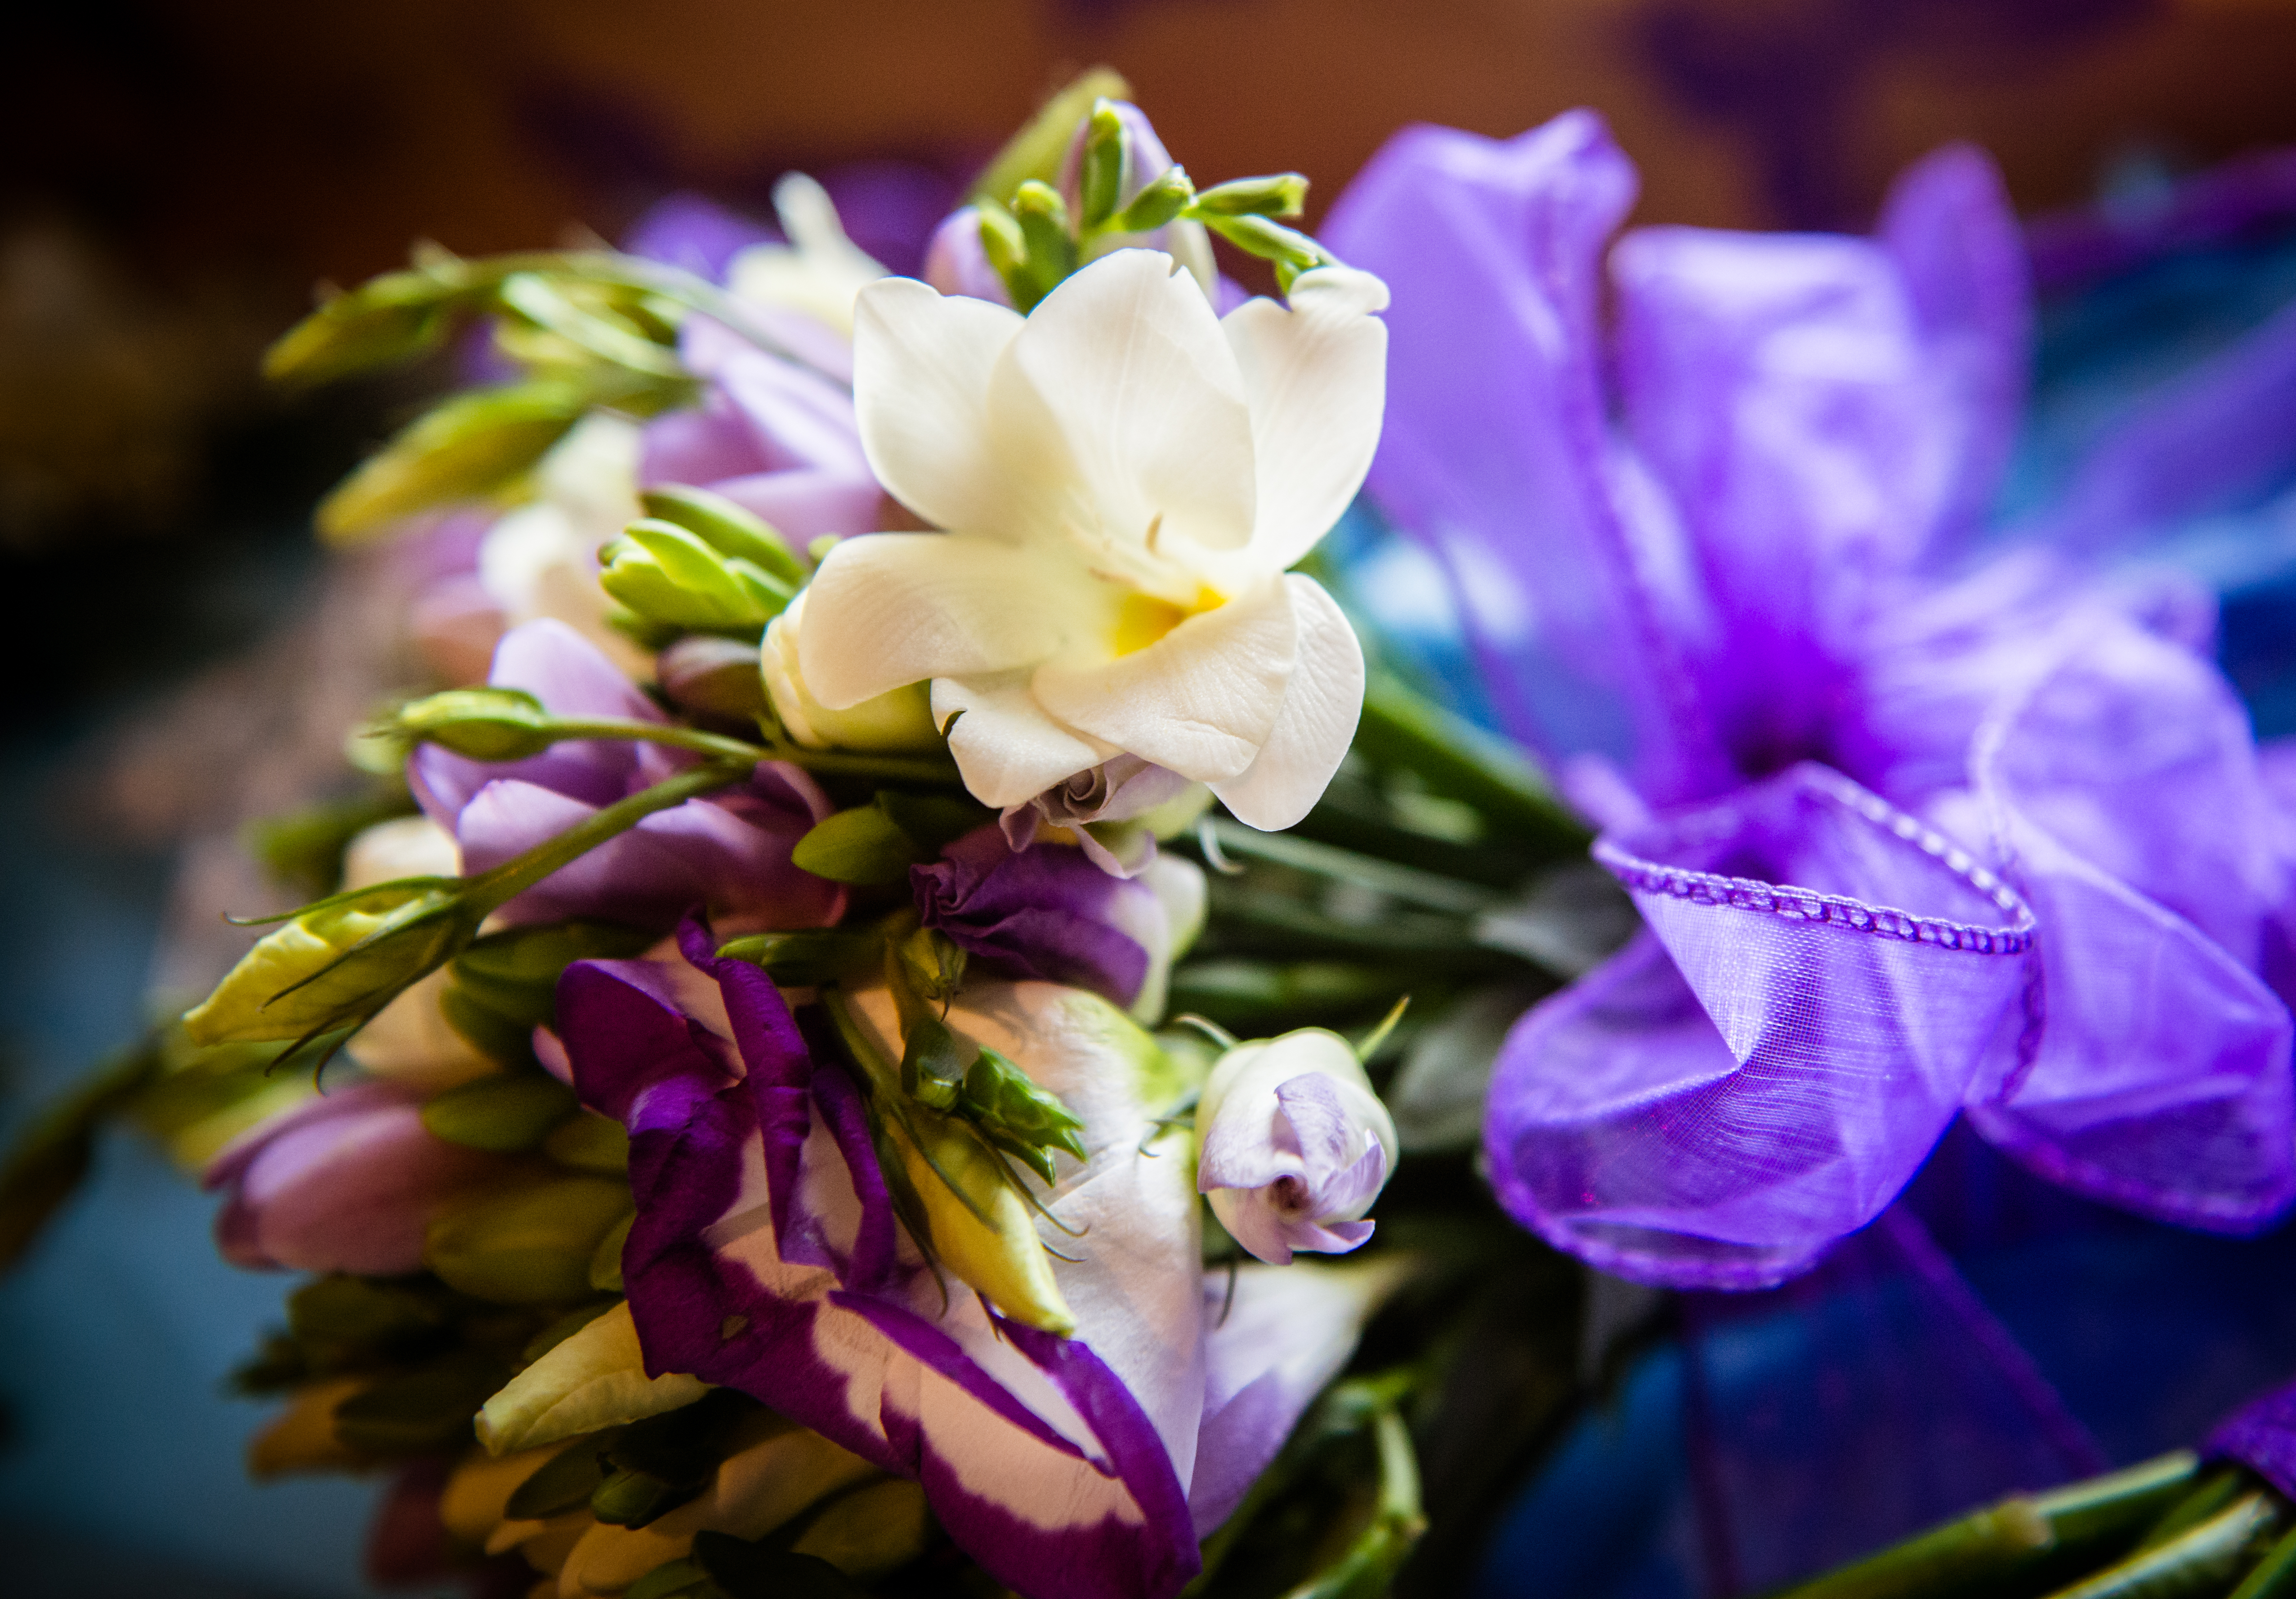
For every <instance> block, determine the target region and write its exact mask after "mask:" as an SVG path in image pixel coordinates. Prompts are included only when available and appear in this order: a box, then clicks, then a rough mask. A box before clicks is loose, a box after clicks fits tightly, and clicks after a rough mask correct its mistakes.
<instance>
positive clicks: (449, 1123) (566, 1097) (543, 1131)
mask: <svg viewBox="0 0 2296 1599" xmlns="http://www.w3.org/2000/svg"><path fill="white" fill-rule="evenodd" d="M574 1111H575V1100H574V1090H572V1089H571V1088H569V1087H567V1086H566V1085H565V1084H563V1083H562V1082H560V1081H559V1080H558V1079H557V1078H553V1077H545V1076H542V1075H541V1074H540V1073H538V1072H521V1073H519V1074H517V1075H514V1076H503V1077H488V1078H480V1079H479V1080H478V1081H477V1082H474V1083H465V1084H463V1086H462V1087H459V1088H449V1089H448V1090H447V1092H446V1093H444V1094H441V1095H438V1096H437V1097H436V1098H434V1099H432V1100H430V1102H429V1103H426V1104H425V1105H424V1106H423V1107H422V1125H423V1126H424V1127H426V1128H430V1132H431V1134H432V1136H435V1137H439V1138H443V1139H445V1140H446V1141H447V1143H449V1144H461V1145H463V1147H464V1148H465V1149H483V1150H491V1151H493V1152H496V1153H497V1154H512V1153H515V1152H518V1151H520V1150H527V1149H532V1148H533V1147H534V1146H535V1145H536V1144H540V1143H541V1142H542V1141H543V1138H544V1137H545V1136H546V1135H547V1134H548V1133H549V1131H550V1129H551V1128H554V1127H556V1126H557V1125H558V1124H559V1123H560V1122H562V1121H564V1120H565V1119H567V1118H568V1117H569V1116H571V1115H572V1114H573V1113H574Z"/></svg>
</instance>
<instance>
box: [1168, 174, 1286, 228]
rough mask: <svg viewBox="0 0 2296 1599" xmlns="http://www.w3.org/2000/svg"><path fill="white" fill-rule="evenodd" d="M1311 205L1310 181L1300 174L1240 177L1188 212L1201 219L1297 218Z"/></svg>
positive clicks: (1201, 198)
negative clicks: (1309, 202) (1309, 195)
mask: <svg viewBox="0 0 2296 1599" xmlns="http://www.w3.org/2000/svg"><path fill="white" fill-rule="evenodd" d="M1307 204H1308V180H1307V179H1306V178H1305V177H1303V176H1300V174H1299V173H1297V172H1278V173H1275V174H1272V175H1271V176H1267V177H1239V178H1235V179H1234V180H1232V181H1230V182H1228V183H1224V184H1213V185H1212V186H1211V187H1210V188H1209V189H1206V190H1204V191H1203V192H1202V193H1200V194H1198V195H1197V196H1196V198H1195V201H1194V203H1193V205H1192V206H1190V208H1189V209H1190V210H1191V211H1192V212H1193V214H1194V215H1196V216H1198V217H1297V216H1298V215H1299V214H1300V212H1301V211H1302V210H1303V209H1306V207H1307Z"/></svg>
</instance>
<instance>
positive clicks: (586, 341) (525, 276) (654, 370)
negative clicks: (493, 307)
mask: <svg viewBox="0 0 2296 1599" xmlns="http://www.w3.org/2000/svg"><path fill="white" fill-rule="evenodd" d="M586 287H588V286H587V285H586ZM590 297H591V298H596V295H595V291H594V289H592V291H591V296H590ZM496 299H497V301H498V303H499V304H500V306H501V307H502V309H503V310H504V311H505V312H508V313H510V314H512V315H513V316H521V317H523V318H524V319H525V320H526V321H527V322H529V323H530V324H533V325H534V326H535V327H537V328H539V329H541V330H543V331H544V332H548V333H552V334H554V335H556V336H557V337H558V338H560V339H562V340H565V341H566V342H567V343H568V344H570V345H572V346H573V347H574V348H575V349H576V350H578V351H579V352H580V353H581V354H583V355H586V356H589V357H594V358H595V359H597V360H600V361H604V362H608V363H610V364H611V365H617V366H626V367H627V368H629V369H630V370H631V371H632V372H639V373H645V374H647V375H648V376H650V377H658V378H670V379H676V378H683V377H685V375H686V373H685V367H684V366H683V365H680V364H679V362H678V359H677V356H676V352H675V351H673V350H671V349H668V348H665V346H664V344H663V343H661V342H658V341H657V340H653V339H652V338H649V337H648V336H647V335H646V334H645V333H644V332H639V331H638V329H637V327H636V326H635V325H634V324H632V323H631V322H630V321H629V320H627V319H626V318H624V317H621V316H617V315H615V314H614V313H613V311H612V309H611V301H608V302H606V303H604V304H600V305H584V304H582V303H580V302H579V301H578V299H576V298H575V297H574V295H572V294H570V293H569V292H567V291H566V290H565V289H563V288H562V287H561V286H559V285H558V284H556V283H552V282H551V281H550V280H549V279H548V278H546V277H544V276H542V275H539V274H537V273H532V272H514V273H512V274H511V275H509V276H508V277H505V278H504V279H503V281H502V286H501V287H500V288H499V289H498V290H496Z"/></svg>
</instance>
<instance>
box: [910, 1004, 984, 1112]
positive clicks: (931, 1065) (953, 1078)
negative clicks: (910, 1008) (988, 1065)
mask: <svg viewBox="0 0 2296 1599" xmlns="http://www.w3.org/2000/svg"><path fill="white" fill-rule="evenodd" d="M972 1054H973V1052H972V1048H971V1047H970V1046H967V1045H966V1044H965V1042H964V1040H963V1039H961V1038H959V1037H957V1036H956V1035H955V1033H953V1032H951V1031H950V1030H949V1027H948V1023H947V1022H945V1021H942V1020H941V1019H940V1018H939V1017H938V1016H936V1015H934V1014H933V1013H931V1012H930V1011H924V1012H922V1013H919V1014H918V1015H917V1016H916V1017H915V1018H914V1020H913V1021H910V1022H909V1024H908V1026H907V1028H906V1030H905V1032H904V1034H903V1044H902V1050H901V1087H903V1088H904V1089H905V1090H906V1091H907V1093H908V1094H909V1095H910V1096H911V1097H913V1098H914V1099H915V1100H916V1101H917V1102H918V1103H920V1104H926V1105H931V1107H932V1108H933V1109H934V1110H936V1111H946V1110H948V1109H950V1108H951V1107H953V1106H954V1105H955V1103H956V1096H957V1095H958V1093H959V1092H960V1091H961V1090H962V1088H963V1087H964V1072H965V1067H966V1064H967V1063H968V1062H969V1061H970V1060H971V1059H972Z"/></svg>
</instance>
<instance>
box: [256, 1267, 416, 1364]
mask: <svg viewBox="0 0 2296 1599" xmlns="http://www.w3.org/2000/svg"><path fill="white" fill-rule="evenodd" d="M446 1324H447V1305H446V1302H445V1300H444V1296H443V1295H441V1294H440V1293H439V1292H438V1290H437V1288H436V1286H435V1285H431V1286H430V1288H428V1289H427V1290H426V1288H425V1287H424V1285H423V1284H422V1282H421V1280H420V1279H417V1280H416V1281H415V1282H413V1283H394V1282H390V1281H389V1280H387V1279H378V1278H374V1277H354V1276H347V1275H343V1274H341V1273H340V1272H339V1273H336V1274H334V1275H331V1276H324V1277H321V1278H319V1279H318V1280H317V1281H316V1282H313V1283H305V1284H304V1285H303V1286H302V1287H300V1288H299V1289H297V1290H296V1291H295V1292H293V1293H291V1294H289V1295H288V1296H287V1325H288V1329H289V1331H291V1333H294V1335H295V1338H296V1340H297V1341H299V1342H300V1343H305V1344H316V1345H337V1346H343V1347H347V1348H350V1349H361V1350H368V1351H387V1350H389V1349H391V1348H392V1347H394V1346H397V1345H402V1344H406V1343H408V1342H410V1341H416V1340H420V1339H422V1338H423V1337H425V1336H427V1335H429V1334H431V1333H437V1332H438V1331H439V1329H440V1328H442V1327H444V1326H445V1325H446Z"/></svg>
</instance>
